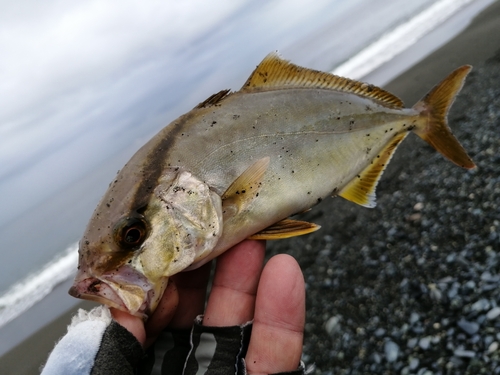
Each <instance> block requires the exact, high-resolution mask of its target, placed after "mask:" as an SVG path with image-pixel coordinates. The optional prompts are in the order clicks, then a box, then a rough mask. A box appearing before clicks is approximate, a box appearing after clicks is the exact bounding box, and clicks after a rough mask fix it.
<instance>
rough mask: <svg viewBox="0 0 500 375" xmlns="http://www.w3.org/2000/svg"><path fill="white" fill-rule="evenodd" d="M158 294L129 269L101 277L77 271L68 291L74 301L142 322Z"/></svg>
mask: <svg viewBox="0 0 500 375" xmlns="http://www.w3.org/2000/svg"><path fill="white" fill-rule="evenodd" d="M162 284H163V283H162ZM162 292H163V290H161V288H158V287H156V288H155V286H154V285H152V284H151V283H150V282H149V281H148V280H147V278H146V277H144V276H143V275H142V274H139V273H138V272H134V271H133V270H131V269H130V268H129V267H124V269H120V270H118V271H117V272H113V273H111V274H105V275H102V276H101V277H96V276H93V275H89V274H88V273H87V272H80V271H79V272H78V274H77V276H76V277H75V281H74V283H73V286H72V287H71V288H70V289H69V291H68V293H69V294H70V295H71V296H73V297H75V298H81V299H85V300H89V301H94V302H98V303H102V304H105V305H108V306H110V307H114V308H117V309H119V310H122V311H125V312H127V313H129V314H131V315H134V316H138V317H140V318H143V319H146V318H147V317H148V316H149V315H150V314H151V313H152V311H154V309H155V308H156V305H157V304H158V302H159V300H160V298H161V295H162Z"/></svg>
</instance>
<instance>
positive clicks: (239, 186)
mask: <svg viewBox="0 0 500 375" xmlns="http://www.w3.org/2000/svg"><path fill="white" fill-rule="evenodd" d="M269 160H270V158H269V156H266V157H265V158H262V159H259V160H257V161H256V162H255V163H253V164H252V165H251V166H250V167H248V168H247V169H246V170H245V171H244V172H243V173H242V174H241V175H240V176H239V177H238V178H237V179H236V180H234V181H233V183H232V184H231V185H230V186H229V187H228V188H227V190H226V192H225V193H224V194H223V195H222V207H223V210H225V211H227V212H226V214H229V213H230V214H236V213H238V212H240V211H241V210H244V209H245V207H247V206H248V204H250V202H251V201H252V200H254V199H255V198H256V197H257V196H258V195H259V190H260V187H261V185H262V178H263V177H264V173H265V172H266V170H267V167H268V166H269Z"/></svg>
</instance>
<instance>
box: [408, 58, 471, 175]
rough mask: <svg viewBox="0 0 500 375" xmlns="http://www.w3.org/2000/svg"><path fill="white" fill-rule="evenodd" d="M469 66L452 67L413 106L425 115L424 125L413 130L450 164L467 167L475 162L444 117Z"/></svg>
mask: <svg viewBox="0 0 500 375" xmlns="http://www.w3.org/2000/svg"><path fill="white" fill-rule="evenodd" d="M471 69H472V67H471V66H470V65H464V66H462V67H460V68H458V69H456V70H454V71H453V72H451V73H450V75H448V77H446V78H445V79H444V80H443V81H442V82H441V83H439V84H438V85H437V86H436V87H434V88H433V89H432V90H431V91H430V92H429V93H428V94H427V95H426V96H425V97H424V98H423V99H422V100H420V101H419V102H418V103H417V104H415V105H414V106H413V108H414V109H415V110H417V111H419V112H420V114H421V115H422V116H423V117H426V118H427V122H426V124H424V125H423V126H417V127H416V128H415V129H413V132H414V133H415V134H417V135H418V136H419V137H420V138H422V139H423V140H424V141H426V142H427V143H429V144H430V145H431V146H432V147H434V148H435V149H436V150H437V151H439V152H440V153H441V154H443V155H444V156H445V157H446V158H448V159H449V160H451V161H452V162H453V163H455V164H457V165H458V166H460V167H462V168H467V169H471V168H474V167H475V166H476V165H475V164H474V162H473V161H472V159H471V158H470V157H469V155H467V152H466V151H465V149H464V148H463V147H462V145H461V144H460V142H458V140H457V139H456V138H455V136H454V135H453V134H452V133H451V129H450V127H449V126H448V122H447V120H446V116H447V115H448V110H449V109H450V107H451V105H452V104H453V102H454V100H455V96H456V95H457V94H458V92H459V91H460V89H461V88H462V86H463V84H464V80H465V77H466V76H467V74H468V73H469V72H470V70H471Z"/></svg>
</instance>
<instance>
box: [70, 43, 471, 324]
mask: <svg viewBox="0 0 500 375" xmlns="http://www.w3.org/2000/svg"><path fill="white" fill-rule="evenodd" d="M471 68H472V67H471V66H468V65H464V66H462V67H459V68H457V69H456V70H454V71H453V72H452V73H450V74H449V75H448V76H447V77H446V78H445V79H444V80H443V81H442V82H441V83H439V84H438V85H436V86H435V87H434V88H433V89H431V91H430V92H429V93H428V94H427V95H426V96H424V97H423V98H422V99H421V100H420V101H418V102H417V103H416V104H415V105H414V106H413V107H411V108H405V107H404V104H403V102H402V101H401V100H400V99H399V98H398V97H396V96H395V95H393V94H391V93H389V92H387V91H385V90H383V89H381V88H379V87H376V86H374V85H370V84H367V83H363V82H358V81H355V80H351V79H348V78H343V77H339V76H336V75H333V74H330V73H326V72H321V71H316V70H312V69H308V68H304V67H300V66H298V65H295V64H293V63H291V62H289V61H287V60H285V59H282V58H281V57H280V56H279V55H278V54H277V53H276V52H274V53H271V54H269V55H267V56H266V57H265V58H264V60H263V61H262V62H261V63H260V64H259V65H258V66H257V67H256V69H255V70H254V71H253V73H252V74H251V75H250V77H249V78H248V80H247V81H246V82H245V84H244V85H243V87H242V88H241V89H240V90H239V91H236V92H231V91H230V90H222V91H220V92H218V93H216V94H214V95H212V96H210V97H209V98H208V99H206V100H205V101H203V102H201V103H200V104H198V105H197V106H196V107H195V108H193V109H192V110H191V111H189V112H188V113H186V114H184V115H182V116H180V117H179V118H178V119H176V120H174V121H173V122H171V123H170V124H169V125H168V126H166V127H165V128H163V129H162V130H161V131H159V133H158V134H156V135H155V136H154V137H153V138H152V139H150V140H149V141H148V142H147V143H146V144H145V145H144V146H142V147H141V148H140V149H139V150H138V151H137V152H136V153H135V155H133V156H132V158H131V159H130V160H129V161H128V162H127V164H126V165H125V166H124V167H123V168H122V169H121V171H119V173H118V174H117V175H116V177H115V178H114V179H113V181H112V182H111V183H110V185H109V188H108V190H107V192H106V193H105V194H104V196H103V197H102V199H101V201H100V203H99V204H98V206H97V207H96V209H95V211H94V213H93V214H92V216H91V218H90V221H89V223H88V225H87V228H86V229H85V232H84V234H83V237H82V239H81V241H80V243H79V262H78V271H77V274H76V277H75V280H74V283H73V286H72V287H71V288H70V290H69V294H70V295H72V296H74V297H77V298H83V299H87V300H93V301H97V302H99V303H104V304H106V305H109V306H111V307H115V308H118V309H121V310H123V311H127V312H128V313H130V314H132V315H135V316H139V317H143V318H144V319H147V317H148V316H150V315H151V314H152V313H153V312H154V310H155V308H156V306H157V305H158V303H159V301H160V299H161V297H162V295H163V292H164V290H165V288H166V286H167V283H168V279H169V277H171V276H173V275H175V274H177V273H179V272H182V271H187V270H192V269H195V268H197V267H200V266H201V265H203V264H205V263H207V262H209V261H210V260H212V259H214V258H216V257H217V256H218V255H220V254H222V253H223V252H224V251H226V250H227V249H229V248H230V247H232V246H233V245H235V244H237V243H239V242H241V241H243V240H245V239H248V238H250V239H264V240H268V239H271V240H274V239H282V238H289V237H293V236H298V235H303V234H307V233H311V232H314V231H316V230H318V229H319V226H318V225H317V224H314V223H309V222H305V221H300V220H295V219H292V218H291V217H293V215H295V214H297V213H301V212H304V211H307V210H309V209H310V208H311V207H313V206H315V205H317V204H318V203H320V202H321V201H322V200H323V199H325V198H327V197H330V196H333V197H335V196H340V197H343V198H345V199H347V200H349V201H352V202H354V203H356V204H359V205H362V206H366V207H374V206H375V203H376V202H375V189H376V186H377V183H378V181H379V179H380V177H381V176H382V174H383V172H384V170H385V168H386V166H387V164H388V163H389V162H390V160H391V157H392V156H393V154H394V152H395V150H396V148H397V147H398V145H399V144H400V143H401V142H402V141H403V139H405V137H406V136H407V135H408V134H409V133H414V134H416V135H417V136H419V137H420V138H422V139H423V140H424V141H426V142H427V143H428V144H430V145H431V146H432V147H433V148H434V149H435V150H437V151H438V152H440V153H441V154H442V155H443V156H444V157H445V158H447V159H449V160H450V161H452V162H453V163H455V164H457V165H458V166H460V167H462V168H465V169H471V168H474V167H475V164H474V162H473V161H472V159H471V158H470V157H469V156H468V155H467V152H466V151H465V149H464V148H463V147H462V146H461V144H460V143H459V141H458V140H457V139H456V138H455V136H454V135H453V134H452V132H451V129H450V127H449V126H448V123H447V114H448V111H449V108H450V106H451V105H452V103H453V102H454V100H455V97H456V95H457V94H458V92H459V91H460V89H461V88H462V86H463V84H464V81H465V77H466V76H467V74H468V73H469V71H470V70H471Z"/></svg>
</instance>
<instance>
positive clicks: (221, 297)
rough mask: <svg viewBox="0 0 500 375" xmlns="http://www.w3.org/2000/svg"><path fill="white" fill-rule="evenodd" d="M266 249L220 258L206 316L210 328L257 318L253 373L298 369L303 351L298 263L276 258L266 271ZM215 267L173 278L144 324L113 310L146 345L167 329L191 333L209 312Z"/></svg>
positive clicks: (249, 361) (249, 247)
mask: <svg viewBox="0 0 500 375" xmlns="http://www.w3.org/2000/svg"><path fill="white" fill-rule="evenodd" d="M264 252H265V245H264V243H263V242H259V241H243V242H242V243H240V244H238V245H236V246H234V247H233V248H232V249H230V250H228V251H227V252H225V253H224V254H222V255H221V256H219V258H218V259H217V268H216V272H215V277H214V282H213V285H212V290H211V293H210V296H209V299H208V303H207V307H206V310H205V314H204V317H203V325H205V326H212V327H213V326H216V327H223V326H235V325H241V324H244V323H246V322H248V321H249V320H252V319H253V320H254V323H253V329H252V335H251V338H250V343H249V347H248V351H247V354H246V357H245V361H246V365H247V372H248V373H253V374H258V373H266V374H271V373H277V372H284V371H293V370H296V369H297V367H298V365H299V361H300V356H301V353H302V340H303V331H304V319H305V287H304V280H303V276H302V273H301V271H300V268H299V266H298V264H297V262H296V261H295V260H294V259H293V258H292V257H290V256H288V255H283V254H282V255H277V256H275V257H273V258H272V259H271V260H270V261H269V262H268V263H267V264H266V266H265V267H264V269H263V270H262V263H263V260H264ZM209 272H210V266H209V265H205V266H203V267H201V268H199V269H197V270H194V271H190V272H184V273H180V274H178V275H175V276H174V277H172V278H171V283H170V284H169V286H168V287H167V290H166V292H165V295H164V297H163V298H162V300H161V302H160V304H159V306H158V308H157V309H156V311H155V313H154V314H153V315H152V316H151V317H150V319H149V320H148V322H147V323H146V324H145V325H144V324H143V322H142V320H141V319H139V318H136V317H133V316H131V315H129V314H127V313H125V312H123V311H119V310H116V309H112V314H113V317H114V318H115V320H116V321H117V322H118V323H120V324H121V325H123V326H124V327H126V328H127V329H128V330H129V331H130V332H132V333H133V334H134V335H135V336H136V338H137V339H138V340H139V342H141V344H142V345H143V346H145V347H147V346H148V345H150V343H151V342H152V341H153V340H154V339H155V338H156V336H158V335H159V333H160V332H161V331H162V330H163V329H164V328H165V327H166V326H168V327H170V328H173V329H185V328H189V327H191V326H192V325H193V320H194V318H195V317H196V316H197V315H199V314H201V313H203V308H204V304H205V293H206V285H207V282H208V276H209Z"/></svg>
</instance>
